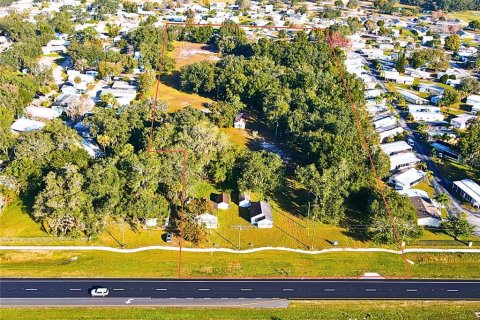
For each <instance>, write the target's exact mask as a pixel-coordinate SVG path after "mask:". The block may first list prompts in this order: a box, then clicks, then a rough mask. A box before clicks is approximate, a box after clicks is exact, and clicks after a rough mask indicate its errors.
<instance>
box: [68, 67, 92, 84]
mask: <svg viewBox="0 0 480 320" xmlns="http://www.w3.org/2000/svg"><path fill="white" fill-rule="evenodd" d="M67 75H68V81H69V82H71V83H74V84H75V83H78V80H80V82H84V83H86V84H91V83H94V82H95V77H94V76H92V75H89V74H84V73H80V71H77V70H68V71H67ZM75 80H77V81H75Z"/></svg>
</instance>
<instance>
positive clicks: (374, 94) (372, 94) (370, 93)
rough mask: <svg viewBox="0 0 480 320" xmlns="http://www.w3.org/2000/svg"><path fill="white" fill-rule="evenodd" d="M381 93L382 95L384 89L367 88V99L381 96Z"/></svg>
mask: <svg viewBox="0 0 480 320" xmlns="http://www.w3.org/2000/svg"><path fill="white" fill-rule="evenodd" d="M381 95H382V91H381V90H378V89H370V90H365V99H372V98H376V97H380V96H381Z"/></svg>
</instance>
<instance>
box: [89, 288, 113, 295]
mask: <svg viewBox="0 0 480 320" xmlns="http://www.w3.org/2000/svg"><path fill="white" fill-rule="evenodd" d="M108 293H109V291H108V289H107V288H95V289H92V291H90V294H91V295H92V297H106V296H108Z"/></svg>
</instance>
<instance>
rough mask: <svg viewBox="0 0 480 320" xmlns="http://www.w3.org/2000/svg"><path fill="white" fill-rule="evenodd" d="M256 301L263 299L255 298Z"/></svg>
mask: <svg viewBox="0 0 480 320" xmlns="http://www.w3.org/2000/svg"><path fill="white" fill-rule="evenodd" d="M255 299H256V300H262V299H263V298H255Z"/></svg>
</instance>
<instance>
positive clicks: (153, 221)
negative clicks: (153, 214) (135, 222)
mask: <svg viewBox="0 0 480 320" xmlns="http://www.w3.org/2000/svg"><path fill="white" fill-rule="evenodd" d="M145 226H146V227H148V228H152V227H156V226H157V218H149V219H145Z"/></svg>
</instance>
